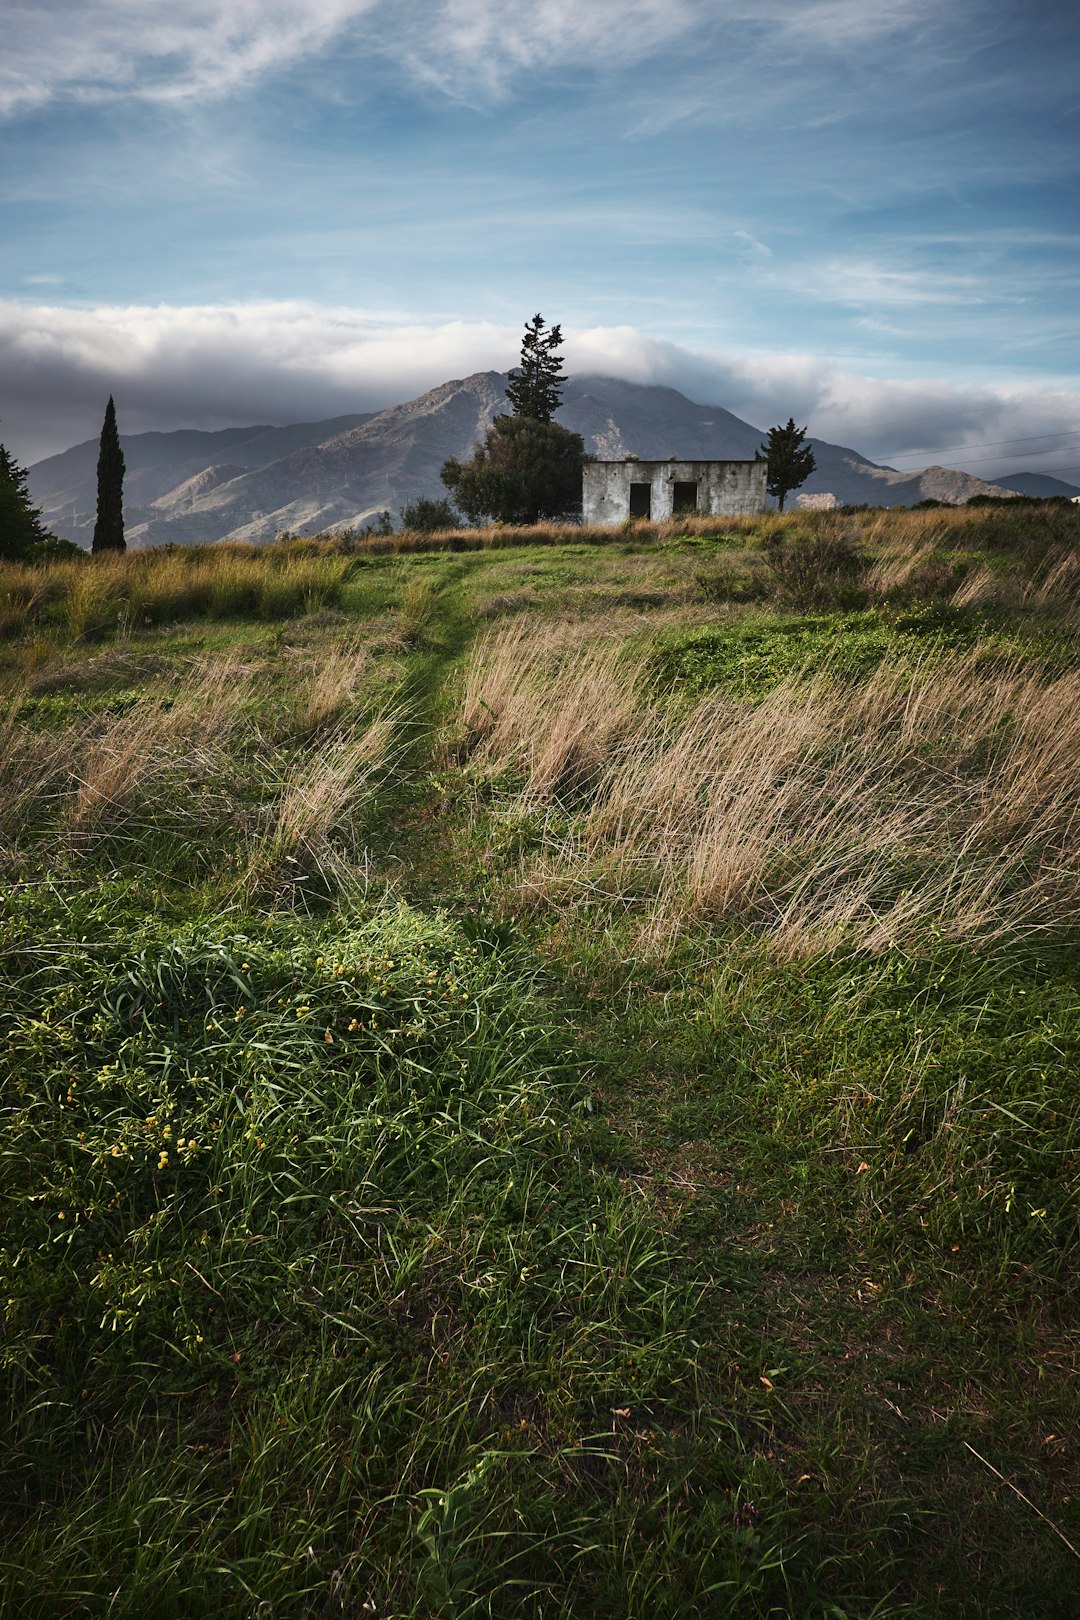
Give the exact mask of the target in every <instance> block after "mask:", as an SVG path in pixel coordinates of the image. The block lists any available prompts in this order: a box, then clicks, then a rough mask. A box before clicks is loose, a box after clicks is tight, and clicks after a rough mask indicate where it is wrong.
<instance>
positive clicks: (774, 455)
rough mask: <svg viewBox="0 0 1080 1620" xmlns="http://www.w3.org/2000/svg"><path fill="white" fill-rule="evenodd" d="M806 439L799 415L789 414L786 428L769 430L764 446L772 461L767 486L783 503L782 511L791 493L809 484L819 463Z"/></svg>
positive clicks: (771, 493)
mask: <svg viewBox="0 0 1080 1620" xmlns="http://www.w3.org/2000/svg"><path fill="white" fill-rule="evenodd" d="M805 438H806V429H805V428H804V427H803V428H797V427H796V426H795V418H794V417H793V416H789V417H788V421H787V426H786V427H773V428H770V429H769V437H768V441H767V442H766V443H765V444H763V445H762V446H761V449H762V452H763V453H764V454H765V455H766V456H767V457H768V462H769V470H768V477H767V484H766V487H767V489H768V491H769V494H770V495H772V496H775V498H776V500H777V501H778V502H779V505H780V510H781V512H782V511H783V510H784V501H785V499H786V497H787V495H788V494H789V493H790V492H791V490H793V489H798V487H799V485H800V484H805V482H806V480H807V479H808V478H809V476H810V474H811V473H812V472H813V470H814V467H815V466H816V462H815V460H814V452H813V449H812V448H811V446H810V445H808V444H805V445H804V444H803V440H804V439H805Z"/></svg>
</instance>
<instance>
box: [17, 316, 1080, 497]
mask: <svg viewBox="0 0 1080 1620" xmlns="http://www.w3.org/2000/svg"><path fill="white" fill-rule="evenodd" d="M565 330H566V359H567V370H568V372H569V373H570V374H571V375H573V374H577V375H583V374H586V373H588V372H594V373H601V374H606V375H609V376H615V377H623V378H625V379H626V380H628V381H631V382H640V383H661V384H664V385H666V386H668V387H672V388H678V389H680V390H681V391H682V392H684V393H686V394H688V395H689V396H690V398H692V399H695V400H697V401H699V402H700V403H702V404H710V405H721V406H723V407H725V408H726V409H727V410H730V411H733V412H734V413H735V414H736V415H737V416H741V417H743V418H744V419H746V420H747V421H750V422H753V423H755V424H757V425H758V426H761V427H766V426H768V425H770V424H771V423H773V422H777V421H781V420H785V419H786V418H787V417H788V416H789V415H793V416H795V417H796V418H797V420H798V421H799V422H800V423H802V422H808V423H809V426H810V430H811V432H812V433H813V434H815V435H816V436H818V437H820V438H824V439H829V440H831V441H833V442H834V443H840V444H847V445H851V446H854V447H855V448H857V449H858V450H860V451H861V452H863V453H864V454H866V455H869V456H870V457H871V458H872V459H874V460H877V461H890V462H903V463H904V464H905V465H915V464H924V463H926V462H929V461H935V460H941V461H944V462H946V464H948V465H953V466H971V467H972V469H973V470H974V471H976V472H984V473H986V472H989V471H991V470H1008V469H1009V468H1011V467H1012V466H1013V464H1014V463H1015V465H1016V466H1017V467H1028V468H1045V469H1047V470H1050V471H1053V470H1054V469H1055V468H1060V469H1061V470H1062V473H1063V476H1065V477H1067V478H1069V479H1070V480H1074V481H1076V482H1077V483H1080V471H1076V470H1074V469H1076V468H1077V467H1078V466H1080V379H1078V380H1077V382H1076V383H1075V384H1074V385H1073V386H1072V387H1071V388H1064V387H1063V388H1060V389H1058V390H1056V391H1055V390H1050V389H1047V388H1046V387H1039V386H1036V385H1034V384H1027V383H1017V382H1007V381H1006V382H1002V381H987V382H983V383H980V384H977V385H970V384H969V385H963V386H962V385H959V384H956V383H953V382H950V381H947V380H940V379H935V378H919V379H912V378H906V379H896V378H888V377H870V376H865V375H861V374H859V373H857V372H854V371H851V370H846V369H843V368H841V367H838V366H836V365H835V364H832V363H830V362H829V361H828V360H827V359H824V358H822V357H821V356H818V355H814V354H807V353H802V354H799V353H775V354H771V353H759V354H749V355H747V354H730V353H716V352H709V351H705V350H698V349H692V348H689V347H686V346H684V345H681V344H676V343H672V342H669V341H666V340H663V339H660V338H656V337H653V336H651V335H649V334H648V333H645V332H642V331H641V330H639V329H638V328H635V327H629V326H624V327H591V328H573V327H569V326H567V327H566V328H565ZM520 337H521V330H520V327H518V326H514V327H510V326H504V325H496V324H485V323H478V322H464V321H447V322H442V323H438V324H433V323H427V324H425V323H419V322H416V323H404V322H400V321H396V322H391V321H386V320H380V319H377V318H376V317H374V316H373V315H371V314H370V313H367V312H363V311H358V310H355V309H350V308H347V307H337V308H329V307H324V306H319V305H314V304H307V303H300V302H293V303H252V304H220V305H200V306H193V307H181V306H175V305H158V306H154V307H142V306H116V307H100V308H95V309H75V308H71V307H61V306H49V305H47V304H39V305H26V304H18V303H13V302H2V301H0V378H2V379H3V383H2V385H0V386H2V390H3V392H2V394H0V439H3V441H4V442H5V443H6V444H7V445H8V447H9V448H10V449H11V450H12V451H13V452H14V454H15V455H16V456H17V457H18V458H19V459H20V460H21V461H25V462H30V461H33V460H36V459H39V458H41V457H43V456H46V455H49V454H52V453H53V452H55V451H57V450H62V449H66V448H67V447H68V446H69V445H71V444H74V443H77V442H79V441H80V440H83V439H87V438H90V437H92V436H93V435H94V434H96V433H97V431H98V429H99V428H100V425H101V416H102V412H103V410H104V405H105V401H106V399H107V398H108V396H109V394H110V393H112V394H114V395H115V396H116V402H117V408H118V411H119V415H120V421H121V427H122V430H123V431H124V432H128V433H134V432H142V431H147V430H151V429H159V430H168V429H171V428H176V427H202V428H216V427H225V426H229V425H240V424H248V423H255V422H271V423H284V422H296V421H303V420H308V421H311V420H317V419H320V418H323V417H328V416H334V415H343V414H345V413H347V412H353V411H363V410H378V409H381V408H382V407H384V406H386V405H391V404H397V403H400V402H401V401H404V400H407V399H410V398H412V397H414V396H416V395H417V394H420V393H423V392H425V391H426V390H427V389H428V388H432V387H434V386H436V385H437V384H439V383H442V382H445V381H447V380H448V379H449V378H451V377H463V376H467V375H468V374H469V373H470V372H473V371H480V370H487V369H493V370H504V369H506V368H507V367H508V366H510V365H512V364H513V363H514V362H515V361H516V359H517V351H518V345H519V341H520ZM1070 436H1071V438H1070ZM1003 441H1004V442H1003Z"/></svg>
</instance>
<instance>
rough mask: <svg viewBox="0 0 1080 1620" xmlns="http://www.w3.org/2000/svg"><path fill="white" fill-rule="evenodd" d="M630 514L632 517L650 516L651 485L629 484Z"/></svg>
mask: <svg viewBox="0 0 1080 1620" xmlns="http://www.w3.org/2000/svg"><path fill="white" fill-rule="evenodd" d="M630 516H631V517H632V518H651V517H652V485H651V484H631V485H630Z"/></svg>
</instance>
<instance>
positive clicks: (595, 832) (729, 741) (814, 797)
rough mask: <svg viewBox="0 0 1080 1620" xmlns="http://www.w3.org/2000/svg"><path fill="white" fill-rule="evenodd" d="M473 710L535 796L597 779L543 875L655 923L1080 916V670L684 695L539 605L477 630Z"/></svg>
mask: <svg viewBox="0 0 1080 1620" xmlns="http://www.w3.org/2000/svg"><path fill="white" fill-rule="evenodd" d="M560 633H561V637H562V639H561V640H560ZM463 720H464V723H465V727H466V732H467V735H468V737H469V738H470V740H471V743H472V747H473V750H474V754H475V756H476V757H478V758H479V759H480V760H482V761H483V763H484V765H485V767H486V769H487V770H488V772H489V773H490V774H491V775H492V776H498V775H499V774H500V773H503V772H506V773H509V774H510V775H511V777H515V776H516V777H517V778H518V779H519V780H520V782H521V785H520V788H519V790H518V793H517V798H516V805H517V807H518V808H530V807H535V806H536V805H537V804H538V803H542V802H544V801H545V800H550V799H552V798H553V797H556V796H558V795H560V794H564V793H565V791H566V789H567V788H568V787H574V788H580V786H581V784H582V782H583V781H585V782H588V783H589V784H590V785H591V795H590V799H589V803H588V805H587V807H586V808H585V810H584V811H582V813H581V814H580V815H579V816H578V817H577V819H576V821H575V823H574V831H573V834H572V836H571V837H569V838H564V840H563V842H562V843H561V844H560V845H559V846H558V847H549V848H548V849H547V850H546V851H545V852H544V854H543V855H542V857H541V858H540V859H539V861H537V862H536V863H535V864H534V865H533V866H532V868H531V869H530V870H529V871H528V872H527V873H526V874H525V875H524V878H523V881H524V884H525V887H526V888H527V889H528V890H529V891H530V892H532V893H534V894H537V893H539V894H544V895H548V896H554V895H559V896H561V897H562V898H563V899H567V898H570V897H571V895H572V894H573V892H574V891H578V892H579V893H581V894H588V893H596V892H602V893H605V894H608V895H612V896H618V897H620V898H622V899H623V900H625V901H626V902H627V903H634V904H637V905H639V906H641V907H642V909H643V911H644V912H645V913H646V914H647V916H648V917H649V920H650V927H651V928H652V930H653V932H654V934H656V935H657V937H659V936H662V935H664V934H665V933H670V931H671V930H673V929H674V930H676V931H677V930H679V929H681V928H684V927H685V926H687V925H688V924H691V923H694V922H697V921H713V922H728V923H731V922H734V923H736V924H740V925H745V926H749V927H753V928H757V929H763V930H766V931H768V932H769V933H770V934H771V936H772V938H773V939H774V941H775V943H776V945H777V947H778V948H779V949H781V950H783V951H784V952H786V953H788V954H793V955H797V954H802V953H805V952H808V951H814V950H818V949H822V948H825V947H828V946H831V945H835V944H837V943H838V942H840V941H847V942H851V943H857V944H859V945H860V946H862V947H864V948H867V949H872V950H878V949H882V948H885V947H887V946H889V945H891V944H895V943H899V942H905V943H914V942H915V941H916V940H918V939H919V938H920V937H922V938H925V937H926V934H927V932H928V931H932V932H936V933H937V934H939V935H945V936H947V937H950V938H957V939H959V938H969V937H983V938H985V937H990V936H994V935H997V934H1001V933H1004V932H1011V933H1015V932H1017V931H1023V930H1029V929H1033V928H1039V927H1047V926H1053V925H1057V924H1060V923H1064V922H1068V921H1074V920H1075V919H1076V918H1077V916H1078V907H1077V885H1076V877H1077V872H1076V862H1077V853H1078V852H1077V841H1076V832H1077V785H1078V784H1077V774H1078V770H1077V766H1078V761H1080V676H1077V675H1075V674H1072V675H1068V676H1064V677H1061V678H1060V679H1057V680H1052V681H1047V680H1046V679H1045V678H1043V677H1040V676H1039V675H1038V674H1034V673H1032V672H1031V671H1030V670H1026V669H1023V668H1021V667H1019V666H1013V667H1009V668H1004V669H1002V668H998V669H997V670H996V671H994V670H993V669H992V668H990V667H988V665H987V663H986V661H985V657H984V656H983V655H982V654H981V653H980V651H979V649H977V648H976V649H974V650H973V651H972V652H971V653H969V654H965V655H954V656H951V657H946V658H944V659H942V658H940V657H939V658H938V659H937V660H936V661H935V662H934V663H933V665H930V664H926V665H923V666H921V667H920V666H915V667H907V668H901V667H897V666H895V665H893V666H890V667H887V668H881V669H879V670H878V671H877V673H875V674H874V675H872V676H870V677H869V678H868V679H867V680H866V682H865V683H864V684H863V685H862V686H860V687H857V688H852V687H851V686H850V685H842V684H840V683H838V682H836V681H834V680H832V679H831V678H830V676H829V674H828V672H827V671H826V672H825V673H824V674H820V675H818V676H817V677H815V678H814V679H812V680H805V679H804V680H792V681H789V682H787V683H785V684H784V685H782V686H780V687H778V688H777V689H776V690H774V691H773V692H771V693H770V694H769V695H768V696H767V697H765V698H763V699H762V700H761V701H759V702H757V703H745V702H740V701H737V700H735V699H732V698H728V697H715V696H714V697H709V698H707V699H705V700H704V701H702V702H700V703H698V704H697V705H696V706H695V707H694V708H693V709H691V710H689V711H684V712H681V713H673V712H670V711H665V710H663V709H662V708H660V707H659V706H657V705H652V706H650V705H648V704H647V703H646V702H645V701H643V697H642V686H641V677H640V665H638V664H635V662H634V660H633V659H632V658H631V659H628V658H627V657H626V655H625V654H624V653H623V652H622V651H621V650H620V647H619V646H618V644H617V643H615V642H610V641H601V642H600V643H599V644H598V645H590V644H589V643H588V642H587V641H585V640H584V639H583V638H582V637H580V636H578V637H568V636H567V633H566V627H561V632H560V630H559V629H556V628H553V627H550V626H549V627H545V628H543V629H541V630H539V631H530V629H529V627H528V625H527V624H526V623H523V622H521V621H519V622H518V623H517V624H516V625H514V626H511V627H508V629H506V630H503V631H500V632H497V633H495V634H489V635H488V637H487V638H485V640H484V641H483V642H481V644H480V645H479V647H478V649H477V652H476V655H475V657H474V660H473V664H472V667H471V669H470V672H469V677H468V680H467V684H466V691H465V700H464V708H463Z"/></svg>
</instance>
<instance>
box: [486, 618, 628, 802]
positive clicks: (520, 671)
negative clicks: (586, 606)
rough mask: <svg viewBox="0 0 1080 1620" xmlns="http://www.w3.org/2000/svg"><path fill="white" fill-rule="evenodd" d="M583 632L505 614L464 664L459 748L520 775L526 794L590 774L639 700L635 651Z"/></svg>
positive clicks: (538, 795)
mask: <svg viewBox="0 0 1080 1620" xmlns="http://www.w3.org/2000/svg"><path fill="white" fill-rule="evenodd" d="M583 630H584V627H580V628H579V631H578V633H577V634H575V632H574V630H573V629H572V628H571V627H570V626H568V625H548V624H542V625H540V626H533V625H532V624H531V623H530V621H529V620H528V619H527V618H525V617H519V618H516V619H513V620H510V621H509V622H508V623H507V624H505V625H503V626H500V627H499V628H497V629H493V630H490V631H488V632H487V633H486V634H485V635H483V636H482V637H481V638H480V640H479V642H478V643H477V645H476V648H475V650H474V653H473V656H472V659H471V660H470V663H469V666H468V669H467V672H466V677H465V687H464V693H463V704H462V720H463V725H464V751H465V752H466V753H467V754H469V755H471V756H472V757H473V758H474V759H475V760H476V761H477V762H479V763H482V764H484V765H487V766H490V767H492V768H494V769H495V770H496V771H498V772H503V771H509V772H511V773H513V774H515V775H518V776H520V777H522V778H523V779H524V782H525V787H524V789H523V793H524V796H525V797H526V798H527V799H528V800H529V801H530V802H532V801H537V800H544V799H547V798H550V797H552V796H553V795H555V794H558V793H561V792H566V791H568V790H571V789H577V788H580V787H582V786H583V785H584V784H586V783H587V782H588V781H590V780H591V779H592V778H594V777H595V775H596V772H597V771H598V770H599V769H600V767H601V766H602V765H603V763H604V761H605V760H606V759H607V758H608V756H609V755H610V753H611V751H612V749H613V748H614V747H615V746H616V745H617V743H618V742H619V740H620V739H621V738H622V737H623V736H624V735H625V734H626V733H627V732H628V730H629V729H630V727H631V725H632V723H633V719H634V716H635V713H636V711H637V708H638V705H639V701H640V699H639V695H638V689H639V685H640V679H641V659H640V657H637V658H635V657H634V656H633V655H632V654H628V653H627V650H626V648H625V646H624V645H623V644H622V643H621V642H620V641H618V640H615V639H609V640H595V639H589V640H583V639H582V631H583ZM594 634H595V632H594Z"/></svg>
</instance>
